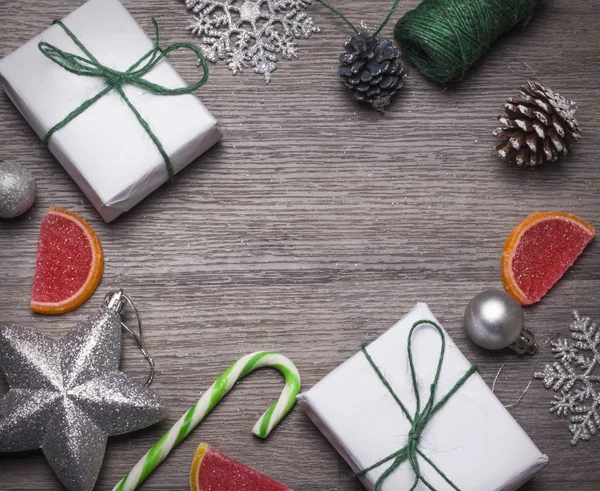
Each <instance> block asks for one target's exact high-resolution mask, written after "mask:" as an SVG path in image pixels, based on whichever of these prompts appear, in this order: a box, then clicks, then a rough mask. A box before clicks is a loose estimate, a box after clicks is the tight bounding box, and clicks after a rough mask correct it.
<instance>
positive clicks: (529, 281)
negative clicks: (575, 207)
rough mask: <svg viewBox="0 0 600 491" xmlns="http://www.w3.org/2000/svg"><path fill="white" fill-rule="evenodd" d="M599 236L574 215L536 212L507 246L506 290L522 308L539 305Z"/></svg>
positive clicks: (516, 229) (522, 224)
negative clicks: (595, 237) (595, 236)
mask: <svg viewBox="0 0 600 491" xmlns="http://www.w3.org/2000/svg"><path fill="white" fill-rule="evenodd" d="M595 234H596V231H595V229H594V227H592V226H591V225H590V224H589V223H588V222H586V221H585V220H583V219H581V218H579V217H578V216H575V215H571V214H570V213H563V212H555V211H549V212H539V213H532V214H531V215H529V216H528V217H527V218H526V219H525V220H523V221H522V222H521V223H520V224H519V225H517V226H516V227H515V228H514V230H513V231H512V232H511V234H510V235H509V236H508V239H507V241H506V244H505V245H504V252H503V254H502V268H501V269H502V281H503V283H504V287H505V288H506V290H507V291H508V292H509V293H510V294H511V295H512V296H513V297H515V298H516V299H517V300H518V301H519V303H520V304H521V305H531V304H533V303H536V302H539V301H540V300H541V298H542V297H543V296H544V295H545V294H546V293H547V292H548V290H550V288H552V286H553V285H554V284H555V283H556V282H557V281H558V280H559V279H560V278H561V277H562V276H563V275H564V274H565V272H566V271H567V270H568V269H569V268H570V267H571V266H572V265H573V263H574V262H575V260H576V259H577V258H578V257H579V256H580V255H581V253H582V252H583V251H584V249H585V248H586V247H587V245H588V244H589V243H590V242H591V241H592V239H593V238H594V235H595Z"/></svg>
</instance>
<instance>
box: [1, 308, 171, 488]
mask: <svg viewBox="0 0 600 491" xmlns="http://www.w3.org/2000/svg"><path fill="white" fill-rule="evenodd" d="M120 359H121V317H120V315H119V309H118V308H113V307H112V305H110V306H109V305H105V306H104V307H102V308H101V309H99V310H98V311H97V312H96V313H95V314H93V315H90V316H89V317H88V318H86V319H85V320H84V321H83V322H81V323H79V324H78V325H77V326H76V327H75V328H74V329H73V330H72V331H71V332H70V333H69V334H67V335H66V336H65V337H64V338H62V339H59V340H54V339H51V338H49V337H46V336H44V335H42V334H40V333H37V332H36V331H32V330H31V329H26V328H24V327H20V326H16V325H13V324H10V325H5V326H0V369H1V371H2V372H4V374H5V376H6V380H7V381H8V384H9V386H10V389H9V391H8V392H7V393H6V394H5V395H4V396H3V397H0V452H22V451H25V450H36V449H38V448H41V449H42V451H43V452H44V455H45V457H46V459H47V460H48V463H49V464H50V466H51V467H52V469H53V470H54V472H55V473H56V475H57V476H58V478H59V479H60V481H61V482H62V483H63V485H64V486H65V488H67V489H68V490H69V491H91V490H92V489H93V488H94V484H95V483H96V479H97V478H98V474H99V473H100V468H101V466H102V461H103V460H104V452H105V450H106V441H107V438H108V436H110V435H121V434H123V433H129V432H131V431H136V430H139V429H141V428H145V427H146V426H149V425H152V424H154V423H157V422H158V421H160V420H161V419H163V418H164V417H165V416H166V414H167V408H166V406H165V404H164V402H163V401H162V400H161V399H160V398H159V397H158V396H157V395H156V394H154V393H153V392H152V391H151V390H149V389H148V388H146V387H145V386H144V385H142V384H140V383H138V382H136V381H134V380H132V379H130V378H129V377H128V376H127V375H125V374H124V373H123V372H121V371H119V361H120ZM0 465H1V464H0Z"/></svg>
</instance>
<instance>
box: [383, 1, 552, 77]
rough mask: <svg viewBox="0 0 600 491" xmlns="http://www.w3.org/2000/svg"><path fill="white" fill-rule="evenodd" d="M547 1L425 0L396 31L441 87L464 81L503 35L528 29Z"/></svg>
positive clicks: (406, 53)
mask: <svg viewBox="0 0 600 491" xmlns="http://www.w3.org/2000/svg"><path fill="white" fill-rule="evenodd" d="M543 1H544V0H423V2H422V3H421V4H420V5H419V6H418V7H417V8H416V9H414V10H411V11H410V12H407V13H406V14H405V15H404V17H402V18H401V19H400V20H399V21H398V23H397V24H396V27H395V29H394V36H395V38H396V41H397V42H398V45H399V46H400V49H401V50H402V53H403V54H404V56H405V57H406V58H407V59H408V60H409V61H410V62H411V63H412V64H413V65H415V67H416V68H417V70H419V71H420V72H421V73H422V74H423V75H425V76H426V77H428V78H430V79H432V80H435V81H436V82H440V83H447V82H451V81H455V80H460V79H461V78H462V77H463V76H464V74H465V73H466V71H467V70H468V68H469V67H470V66H471V65H472V64H473V63H475V61H477V60H478V59H479V58H480V57H481V56H482V55H483V54H484V53H485V52H486V51H488V49H489V48H490V46H491V44H492V43H493V42H494V40H496V38H498V37H499V36H500V35H501V34H503V33H506V32H508V31H510V30H511V29H514V28H516V27H524V26H526V25H527V24H528V23H529V21H530V20H531V18H532V16H533V14H534V11H535V9H536V8H537V7H538V6H539V5H540V4H541V3H542V2H543Z"/></svg>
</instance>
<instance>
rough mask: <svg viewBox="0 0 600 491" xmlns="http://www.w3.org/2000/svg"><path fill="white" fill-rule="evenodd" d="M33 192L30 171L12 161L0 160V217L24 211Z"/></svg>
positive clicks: (16, 214) (7, 216)
mask: <svg viewBox="0 0 600 491" xmlns="http://www.w3.org/2000/svg"><path fill="white" fill-rule="evenodd" d="M35 192H36V185H35V179H34V177H33V175H32V174H31V172H29V171H28V170H27V169H25V167H22V166H20V165H19V164H15V163H14V162H0V218H15V217H18V216H19V215H22V214H23V213H25V212H26V211H27V210H29V208H31V205H32V204H33V202H34V200H35Z"/></svg>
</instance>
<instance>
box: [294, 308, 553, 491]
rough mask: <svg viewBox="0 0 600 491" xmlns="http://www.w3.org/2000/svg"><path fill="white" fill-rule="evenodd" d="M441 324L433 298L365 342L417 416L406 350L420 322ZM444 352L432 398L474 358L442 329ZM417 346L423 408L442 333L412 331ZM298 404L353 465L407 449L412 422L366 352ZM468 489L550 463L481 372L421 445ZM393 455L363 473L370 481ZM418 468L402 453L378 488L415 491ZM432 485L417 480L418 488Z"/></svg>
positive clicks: (441, 484)
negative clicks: (401, 459)
mask: <svg viewBox="0 0 600 491" xmlns="http://www.w3.org/2000/svg"><path fill="white" fill-rule="evenodd" d="M422 319H425V320H430V321H433V322H436V323H437V321H436V319H435V317H434V316H433V314H432V313H431V312H430V310H429V308H428V307H427V305H426V304H424V303H420V304H417V305H416V306H415V307H414V308H413V310H412V311H411V312H410V313H409V314H408V315H407V316H406V317H404V318H403V319H402V320H401V321H400V322H398V323H397V324H396V325H395V326H394V327H392V328H391V329H390V330H389V331H387V332H386V333H384V334H383V335H382V336H380V337H379V338H378V339H377V340H375V341H374V342H373V343H371V344H370V345H368V346H367V348H366V349H367V351H368V353H369V355H370V356H371V357H372V359H373V362H374V363H375V364H376V365H377V367H378V368H379V369H380V370H381V372H382V373H383V375H384V376H385V378H386V379H387V380H388V381H389V383H390V384H391V386H392V388H393V389H394V391H395V392H396V394H397V395H398V396H399V398H400V400H401V401H402V402H403V404H404V405H405V406H406V407H407V409H408V411H409V413H410V414H411V415H413V414H414V411H415V405H416V399H415V395H414V391H413V384H412V378H411V370H410V367H409V362H408V356H407V345H408V334H409V331H410V329H411V327H412V326H413V324H414V323H415V322H417V321H419V320H422ZM443 334H444V337H445V340H446V354H445V358H444V361H443V365H442V370H441V376H440V378H439V383H438V390H437V392H436V397H435V401H436V402H437V401H439V400H440V399H441V398H442V397H444V396H445V395H446V394H447V393H448V392H449V391H450V390H451V389H452V388H453V387H454V385H455V384H456V382H457V381H458V380H459V379H460V378H461V377H462V376H463V375H464V374H465V373H466V372H467V371H468V370H469V368H470V367H471V364H470V363H469V362H468V361H467V359H466V358H465V357H464V356H463V354H462V353H461V352H460V350H459V349H458V348H457V347H456V345H455V344H454V343H453V342H452V339H451V338H450V337H449V336H448V335H447V333H446V332H445V331H443ZM412 339H413V341H412V352H413V359H414V364H415V372H416V375H417V380H418V384H419V394H420V397H421V407H423V405H424V404H425V403H426V402H427V399H428V397H429V394H430V385H431V383H432V381H433V379H434V376H435V370H436V367H437V364H438V361H439V352H440V346H441V337H440V335H439V333H438V332H437V331H436V330H435V329H434V328H432V327H431V326H428V325H423V326H420V327H418V328H417V329H416V330H415V332H414V334H413V337H412ZM298 399H299V401H300V403H301V407H302V408H303V409H304V411H305V412H306V413H307V414H308V416H309V417H310V418H311V420H312V421H313V422H314V423H315V425H316V426H317V427H318V428H319V430H320V431H321V432H322V433H323V435H325V437H326V438H327V439H328V440H329V441H330V442H331V444H332V445H333V446H334V447H335V449H336V450H337V451H338V452H339V453H340V454H341V455H342V456H343V457H344V459H345V460H346V462H348V464H349V465H350V467H351V468H352V470H353V471H354V472H358V471H360V470H362V469H365V468H367V467H369V466H371V465H372V464H375V463H376V462H379V461H380V460H381V459H383V458H385V457H387V456H388V455H391V454H392V453H394V452H396V451H398V450H399V449H400V448H402V447H403V446H404V445H405V444H406V442H407V437H408V433H409V431H410V429H411V426H410V423H409V421H408V420H407V418H406V417H405V415H404V413H403V412H402V410H401V408H400V406H399V405H398V404H397V403H396V402H395V400H394V399H393V397H392V395H391V394H390V392H389V391H388V389H386V387H385V386H384V384H383V383H382V381H381V380H380V379H379V377H378V376H377V374H376V372H375V370H374V368H373V367H372V366H371V365H370V364H369V362H368V360H367V358H366V356H365V354H364V353H363V352H359V353H357V354H356V355H354V356H353V357H352V358H350V359H349V360H347V361H346V362H345V363H343V364H342V365H340V366H339V367H338V368H336V369H335V370H334V371H333V372H331V373H330V374H329V375H327V376H326V377H325V378H324V379H323V380H321V381H320V382H319V383H317V384H316V385H315V386H314V387H313V388H312V389H310V390H309V391H308V392H306V393H304V394H301V395H299V396H298ZM418 448H419V449H420V450H421V452H423V453H424V454H425V455H426V456H427V458H428V459H430V460H431V461H432V462H433V463H434V464H435V465H436V466H437V467H438V468H439V469H440V470H441V471H442V472H444V473H445V474H446V476H447V477H448V478H449V479H450V480H451V481H452V482H453V483H454V484H455V485H456V486H457V487H458V489H460V490H461V491H496V490H498V491H500V490H501V491H513V490H516V489H518V488H519V487H520V486H521V485H522V484H524V483H525V482H526V481H527V480H529V479H530V478H531V477H533V476H534V475H535V474H536V473H537V472H538V471H539V470H540V469H542V467H544V466H545V465H546V463H547V461H548V458H547V457H546V456H545V455H543V454H542V453H541V452H540V451H539V450H538V449H537V447H536V446H535V444H534V443H533V442H532V441H531V439H530V438H529V437H528V436H527V434H526V433H525V432H524V431H523V429H522V428H521V427H520V426H519V424H518V423H517V422H516V421H515V420H514V419H513V417H512V416H511V415H510V413H509V412H508V411H507V410H506V408H505V407H504V406H503V405H502V403H501V402H500V401H499V400H498V398H497V397H496V396H495V395H494V394H493V393H492V391H491V390H490V389H489V387H488V386H487V385H486V383H485V382H484V381H483V379H482V378H481V376H480V375H479V374H478V373H474V374H473V375H471V377H469V378H468V379H467V381H466V382H465V383H464V385H462V386H461V387H460V388H459V389H458V391H457V392H456V393H454V394H453V395H452V396H451V397H450V399H449V400H448V402H447V403H446V404H445V405H444V406H443V407H442V408H441V409H440V410H439V411H438V412H437V413H436V414H435V415H434V416H433V417H432V419H431V420H430V421H429V423H428V424H427V426H426V427H425V430H424V432H423V434H422V435H421V438H420V440H419V447H418ZM418 461H419V466H420V471H421V474H422V475H423V476H424V477H425V479H426V480H427V481H428V482H429V483H430V484H431V485H432V486H433V487H434V488H435V489H436V490H438V491H445V490H451V489H452V488H451V486H450V485H449V484H448V483H447V482H446V481H445V480H444V479H443V478H442V477H441V476H440V475H439V474H438V473H437V471H435V470H434V469H433V468H432V467H431V466H430V465H429V464H428V463H427V462H426V461H425V460H424V459H423V458H422V457H420V456H419V457H418ZM390 465H391V461H390V462H388V463H385V464H382V465H381V466H379V467H377V468H375V469H373V470H371V471H369V472H368V473H367V474H366V475H364V476H362V477H360V479H361V481H362V483H363V484H364V486H365V487H366V488H367V489H373V486H374V484H375V482H376V481H377V480H378V478H379V477H380V476H381V475H382V474H383V472H384V471H385V470H386V469H387V468H388V467H389V466H390ZM414 480H415V472H414V471H413V469H412V467H411V465H410V464H409V462H408V461H404V462H403V463H402V464H401V465H400V466H399V467H398V468H397V469H396V470H395V471H394V472H393V473H392V474H391V475H390V476H389V477H388V478H387V479H385V480H384V481H383V483H382V484H381V486H380V488H379V489H380V491H405V490H406V491H408V490H409V489H410V488H411V486H412V485H413V482H414ZM427 489H428V488H427V487H426V486H425V485H424V484H423V483H422V482H420V483H419V484H418V485H417V487H416V490H418V491H425V490H427Z"/></svg>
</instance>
